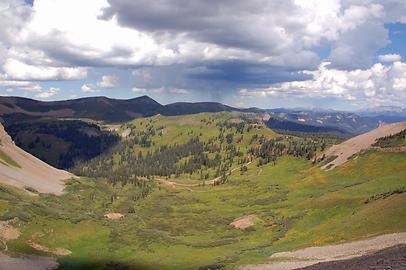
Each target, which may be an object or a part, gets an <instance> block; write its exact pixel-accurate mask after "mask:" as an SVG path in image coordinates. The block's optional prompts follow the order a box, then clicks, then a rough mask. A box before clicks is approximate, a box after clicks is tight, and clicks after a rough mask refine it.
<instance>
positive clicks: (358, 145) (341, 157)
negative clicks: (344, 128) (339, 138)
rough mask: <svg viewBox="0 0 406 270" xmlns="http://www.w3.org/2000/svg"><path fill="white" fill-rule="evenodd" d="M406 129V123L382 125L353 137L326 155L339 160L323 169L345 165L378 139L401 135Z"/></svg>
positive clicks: (331, 149)
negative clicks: (353, 156) (349, 159)
mask: <svg viewBox="0 0 406 270" xmlns="http://www.w3.org/2000/svg"><path fill="white" fill-rule="evenodd" d="M404 129H406V122H399V123H393V124H387V125H382V126H380V127H378V128H376V129H374V130H371V131H370V132H367V133H364V134H361V135H358V136H356V137H353V138H351V139H349V140H347V141H345V142H343V143H341V144H338V145H334V146H332V147H331V148H330V149H328V150H327V151H326V152H325V153H324V154H325V155H326V158H329V157H334V156H337V158H335V159H334V160H333V161H331V162H329V163H327V164H326V165H324V166H323V167H322V169H325V170H332V169H334V168H335V167H337V166H340V165H342V164H344V163H345V162H346V161H347V160H348V158H349V157H351V156H352V155H354V154H356V153H358V152H360V151H362V150H367V149H368V148H370V147H371V146H372V145H373V144H374V143H375V142H376V140H377V139H379V138H382V137H385V136H388V135H393V134H396V133H399V132H401V131H402V130H404Z"/></svg>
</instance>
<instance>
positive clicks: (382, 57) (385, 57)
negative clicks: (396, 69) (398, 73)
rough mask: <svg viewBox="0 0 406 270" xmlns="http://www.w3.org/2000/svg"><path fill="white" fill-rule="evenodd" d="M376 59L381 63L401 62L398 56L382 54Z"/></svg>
mask: <svg viewBox="0 0 406 270" xmlns="http://www.w3.org/2000/svg"><path fill="white" fill-rule="evenodd" d="M378 59H379V61H382V62H396V61H400V60H402V57H401V56H400V55H399V54H382V55H379V56H378Z"/></svg>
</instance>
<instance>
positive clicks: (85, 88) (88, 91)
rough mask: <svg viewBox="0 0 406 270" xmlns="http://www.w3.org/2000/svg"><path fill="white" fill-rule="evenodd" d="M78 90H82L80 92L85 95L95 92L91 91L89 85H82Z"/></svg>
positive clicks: (91, 87) (91, 88)
mask: <svg viewBox="0 0 406 270" xmlns="http://www.w3.org/2000/svg"><path fill="white" fill-rule="evenodd" d="M80 89H82V91H83V92H85V93H91V92H95V90H94V89H93V86H92V85H91V84H84V85H82V87H81V88H80Z"/></svg>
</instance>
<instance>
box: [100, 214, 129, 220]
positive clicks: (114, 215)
mask: <svg viewBox="0 0 406 270" xmlns="http://www.w3.org/2000/svg"><path fill="white" fill-rule="evenodd" d="M104 217H105V218H107V219H111V220H119V219H122V218H123V217H124V215H123V214H121V213H107V214H105V215H104Z"/></svg>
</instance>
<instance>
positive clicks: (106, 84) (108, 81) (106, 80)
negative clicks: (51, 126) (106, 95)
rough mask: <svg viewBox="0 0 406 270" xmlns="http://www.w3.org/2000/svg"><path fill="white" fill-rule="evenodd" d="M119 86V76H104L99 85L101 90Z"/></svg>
mask: <svg viewBox="0 0 406 270" xmlns="http://www.w3.org/2000/svg"><path fill="white" fill-rule="evenodd" d="M117 86H118V77H117V76H108V75H104V76H102V77H101V81H100V82H98V83H97V87H99V88H114V87H117Z"/></svg>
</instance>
